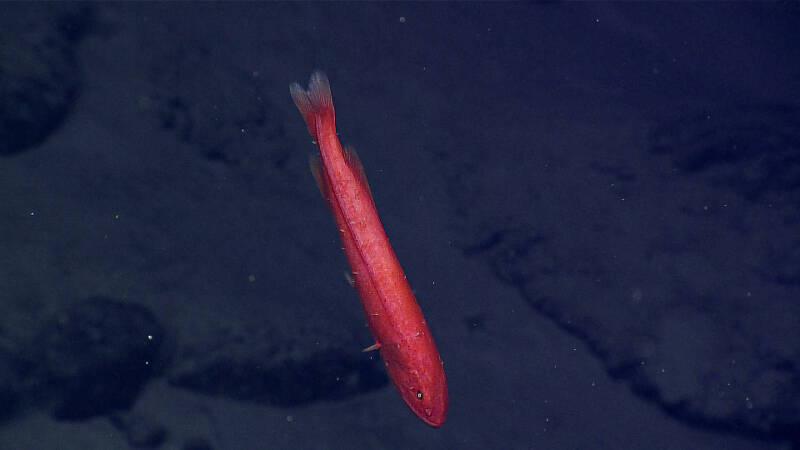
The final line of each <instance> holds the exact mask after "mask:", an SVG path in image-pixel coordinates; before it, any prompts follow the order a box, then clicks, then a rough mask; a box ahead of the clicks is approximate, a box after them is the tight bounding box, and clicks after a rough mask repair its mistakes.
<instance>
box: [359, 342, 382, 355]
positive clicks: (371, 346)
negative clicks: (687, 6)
mask: <svg viewBox="0 0 800 450" xmlns="http://www.w3.org/2000/svg"><path fill="white" fill-rule="evenodd" d="M379 348H381V343H380V342H376V343H374V344H372V345H370V346H369V347H367V348H365V349H364V350H361V351H362V352H364V353H366V352H371V351H375V350H377V349H379Z"/></svg>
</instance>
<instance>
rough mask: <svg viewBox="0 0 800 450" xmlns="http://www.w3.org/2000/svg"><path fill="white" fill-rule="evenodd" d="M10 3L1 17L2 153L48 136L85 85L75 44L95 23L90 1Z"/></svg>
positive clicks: (40, 140)
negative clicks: (67, 5)
mask: <svg viewBox="0 0 800 450" xmlns="http://www.w3.org/2000/svg"><path fill="white" fill-rule="evenodd" d="M58 9H59V8H48V7H47V6H46V5H42V7H37V6H30V5H13V4H8V5H4V7H3V14H2V19H0V156H4V155H12V154H15V153H19V152H22V151H24V150H26V149H28V148H31V147H33V146H36V145H38V144H40V143H42V142H43V141H44V140H45V139H47V137H48V136H50V134H51V133H52V132H53V131H55V130H56V129H57V128H58V126H59V125H60V124H61V123H62V122H63V120H64V118H65V117H66V115H67V113H68V112H69V110H70V109H71V108H72V105H73V104H74V102H75V100H76V98H77V95H78V91H79V88H80V84H81V75H80V71H79V69H78V65H77V63H76V58H75V49H74V44H75V43H76V41H77V40H78V38H79V37H81V36H83V35H84V34H85V33H86V32H87V30H88V29H89V28H90V27H91V22H92V17H93V16H92V14H91V11H92V9H91V8H89V7H88V6H84V7H76V8H75V9H69V10H67V11H64V10H61V11H56V10H58Z"/></svg>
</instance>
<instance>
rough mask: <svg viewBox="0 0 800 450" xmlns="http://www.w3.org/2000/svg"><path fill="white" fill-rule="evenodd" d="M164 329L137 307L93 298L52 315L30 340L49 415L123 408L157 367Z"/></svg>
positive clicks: (83, 415) (82, 415) (71, 416)
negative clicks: (51, 410)
mask: <svg viewBox="0 0 800 450" xmlns="http://www.w3.org/2000/svg"><path fill="white" fill-rule="evenodd" d="M163 339H164V329H163V328H162V327H161V325H160V324H159V323H158V321H157V320H156V318H155V317H154V316H153V314H152V313H151V312H150V311H149V310H148V309H146V308H144V307H143V306H139V305H135V304H130V303H123V302H120V301H117V300H113V299H109V298H104V297H95V298H90V299H88V300H85V301H81V302H79V303H76V304H74V305H71V306H69V307H67V308H65V309H64V310H62V311H60V312H58V313H56V314H55V316H54V317H53V318H52V319H51V320H50V321H49V322H47V323H46V324H45V325H44V327H43V329H42V330H41V331H40V332H39V334H38V336H37V337H36V339H35V340H34V349H33V351H32V353H33V354H34V355H36V357H37V360H38V361H39V364H40V366H39V369H38V370H37V376H38V377H39V380H40V383H41V384H42V389H43V390H44V392H46V393H47V396H48V401H49V402H52V403H53V415H54V416H55V417H56V418H58V419H63V420H81V419H87V418H90V417H93V416H98V415H103V414H107V413H110V412H112V411H116V410H124V409H127V408H129V407H130V406H131V405H132V404H133V402H134V401H135V400H136V397H137V395H138V394H139V391H140V390H141V388H142V386H144V384H145V383H146V382H147V381H148V380H149V379H150V378H151V377H152V376H154V375H155V374H156V373H157V371H158V367H159V366H160V360H159V358H160V351H159V350H160V348H161V344H162V342H163Z"/></svg>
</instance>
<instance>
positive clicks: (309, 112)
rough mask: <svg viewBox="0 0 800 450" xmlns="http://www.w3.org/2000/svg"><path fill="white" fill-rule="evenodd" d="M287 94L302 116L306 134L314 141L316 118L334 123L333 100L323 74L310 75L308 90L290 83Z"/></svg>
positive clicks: (318, 72) (315, 136) (326, 79)
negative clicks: (289, 94)
mask: <svg viewBox="0 0 800 450" xmlns="http://www.w3.org/2000/svg"><path fill="white" fill-rule="evenodd" d="M289 93H291V94H292V100H294V104H295V105H297V109H299V110H300V114H302V115H303V120H305V122H306V126H307V127H308V132H309V133H311V137H313V138H314V139H315V140H316V139H317V118H318V117H319V118H321V119H324V120H330V121H331V123H334V114H333V98H332V97H331V85H330V84H329V83H328V77H326V76H325V74H324V73H322V72H320V71H316V72H314V73H313V74H312V75H311V80H310V81H309V82H308V90H305V89H303V88H302V86H300V85H299V84H297V83H292V84H291V85H290V86H289Z"/></svg>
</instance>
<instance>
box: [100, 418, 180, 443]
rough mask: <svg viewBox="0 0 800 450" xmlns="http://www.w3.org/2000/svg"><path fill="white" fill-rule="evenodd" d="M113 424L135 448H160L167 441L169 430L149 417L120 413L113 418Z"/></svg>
mask: <svg viewBox="0 0 800 450" xmlns="http://www.w3.org/2000/svg"><path fill="white" fill-rule="evenodd" d="M111 423H112V424H114V426H115V427H117V429H119V430H120V431H121V432H122V433H123V434H124V435H125V440H126V441H128V443H129V444H130V445H131V447H133V448H158V447H160V446H161V445H162V444H163V443H164V442H165V441H166V440H167V429H166V428H165V427H164V426H163V425H161V424H160V423H157V422H155V421H153V419H152V417H151V416H149V415H143V414H138V413H118V414H114V415H112V416H111Z"/></svg>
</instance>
